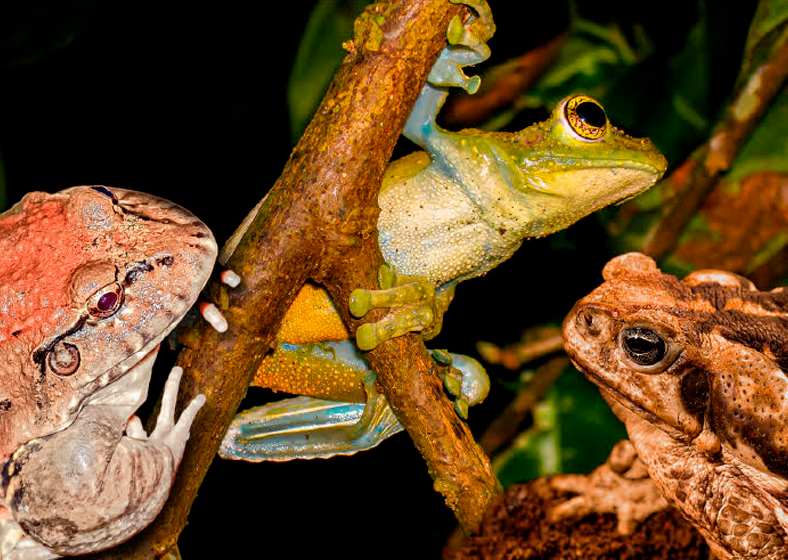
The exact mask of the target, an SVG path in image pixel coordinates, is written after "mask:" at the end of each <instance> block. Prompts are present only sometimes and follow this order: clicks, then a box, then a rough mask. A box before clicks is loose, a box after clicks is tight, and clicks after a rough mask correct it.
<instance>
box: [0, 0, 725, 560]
mask: <svg viewBox="0 0 788 560" xmlns="http://www.w3.org/2000/svg"><path fill="white" fill-rule="evenodd" d="M19 4H20V5H19V6H7V5H2V7H0V46H1V47H2V52H1V53H0V54H2V56H3V60H2V62H3V66H4V67H3V68H2V69H0V99H2V101H1V102H0V154H1V155H2V158H3V159H2V162H3V165H4V170H5V179H6V188H7V202H9V203H13V202H15V201H17V200H18V199H19V198H21V196H22V195H23V194H24V193H26V192H28V191H32V190H43V191H50V192H52V191H57V190H60V189H63V188H66V187H69V186H72V185H80V184H105V185H111V186H117V187H123V188H128V189H135V190H141V191H146V192H150V193H154V194H157V195H160V196H163V197H165V198H169V199H171V200H173V201H175V202H177V203H179V204H182V205H183V206H185V207H187V208H189V209H190V210H191V211H193V212H194V213H195V214H196V215H197V216H199V217H200V218H201V219H203V220H204V221H205V222H207V223H208V225H209V226H210V227H211V228H212V229H213V231H214V233H215V235H216V237H217V240H218V241H219V242H220V244H221V243H222V242H223V241H224V240H226V238H227V237H228V236H229V235H230V234H231V233H232V231H233V229H234V228H235V227H236V225H237V224H238V223H239V222H240V221H241V219H242V218H243V217H244V216H245V215H246V213H247V212H248V211H249V210H250V209H251V208H252V207H253V206H254V204H255V203H256V202H257V201H258V200H260V198H262V196H263V195H264V194H265V192H266V191H267V190H268V188H269V187H270V186H271V185H272V184H273V183H274V181H275V180H276V178H277V177H278V175H279V173H280V172H281V169H282V167H283V166H284V164H285V162H286V160H287V157H288V154H289V151H290V149H291V145H290V132H289V130H288V120H287V107H286V102H285V86H286V82H287V77H288V73H289V69H290V66H291V64H292V61H293V57H294V56H295V52H296V48H297V46H298V43H299V40H300V38H301V34H302V32H303V29H304V26H305V24H306V20H307V17H308V15H309V12H310V10H311V8H312V4H313V2H298V1H295V2H284V3H273V2H260V3H244V2H223V3H214V4H201V3H176V2H171V3H163V2H135V3H119V2H109V1H100V0H92V1H89V0H83V1H78V0H68V1H66V0H64V1H60V2H58V1H54V0H53V1H50V2H29V3H19ZM491 4H492V5H493V9H494V14H495V16H496V21H497V23H498V32H497V34H496V37H495V38H494V39H493V40H492V41H491V43H490V44H491V47H492V49H493V59H494V61H496V62H500V61H503V60H506V59H507V58H508V57H511V56H514V55H516V54H519V53H522V52H524V51H526V50H527V49H528V48H529V47H532V46H535V45H537V44H539V43H540V42H542V41H544V40H545V39H548V38H550V37H551V36H552V35H553V34H554V33H556V32H558V31H560V30H561V29H563V28H564V26H565V25H566V21H567V19H566V10H565V7H564V6H563V4H561V3H553V4H555V5H553V6H544V5H539V6H535V5H534V3H530V2H528V3H526V2H508V3H503V2H501V0H499V1H498V2H491ZM608 4H609V3H605V2H601V3H597V5H598V6H599V9H602V10H604V9H608ZM632 9H633V10H635V11H634V12H631V13H630V12H626V13H618V14H616V17H622V18H636V17H641V16H642V15H643V14H640V13H638V12H637V9H635V8H632ZM537 10H538V12H537ZM671 11H672V10H671V9H669V7H663V8H662V9H660V10H658V11H656V12H653V13H649V14H648V16H649V20H650V25H652V26H655V27H656V26H659V25H662V24H663V23H666V22H667V21H668V19H667V18H669V17H670V16H669V14H670V13H671ZM685 31H686V30H685V29H682V28H681V27H679V28H677V29H676V31H675V32H676V33H677V34H678V36H679V37H681V34H682V33H684V32H685ZM349 38H350V37H348V39H349ZM337 48H338V46H337ZM668 48H669V45H668ZM734 73H735V69H734ZM611 119H612V120H614V121H615V115H611ZM525 124H527V123H525ZM628 131H629V132H630V133H632V134H633V135H642V134H644V131H642V130H637V129H635V130H631V129H628ZM409 149H410V148H409V147H407V146H406V144H405V143H403V145H402V146H401V147H399V148H398V153H399V152H402V153H405V152H407V151H408V150H409ZM566 239H568V240H569V241H570V242H579V243H582V244H586V246H589V247H593V246H595V245H599V246H602V245H604V243H605V238H604V233H603V231H602V230H601V229H600V228H599V227H598V225H597V223H596V222H594V221H593V220H591V221H589V220H585V221H583V222H581V223H580V224H578V225H577V226H574V227H573V228H571V229H570V231H569V232H568V233H567V234H566ZM605 260H606V255H605V254H604V253H603V252H594V251H587V252H585V253H584V254H582V255H578V254H577V253H576V252H571V251H569V250H567V251H563V252H562V250H561V248H560V247H558V248H556V247H555V246H551V247H550V246H548V245H547V244H546V243H545V241H544V240H535V241H531V242H528V243H526V246H525V247H524V248H523V249H522V250H521V251H520V252H518V254H517V255H516V256H515V257H513V258H512V259H511V260H510V261H508V262H506V263H504V264H503V265H501V266H500V267H499V268H497V269H496V270H494V271H492V272H491V273H490V274H489V275H488V276H487V277H486V278H485V279H484V280H476V281H473V282H468V283H467V284H463V285H462V286H461V287H460V288H459V289H458V291H457V299H456V300H455V302H454V303H453V304H452V308H451V310H450V311H449V313H448V315H447V316H446V322H445V326H444V332H443V334H441V336H440V337H439V338H438V339H437V340H436V341H435V342H433V343H431V346H432V347H437V348H441V347H449V348H450V349H452V350H454V351H463V352H466V353H471V354H472V353H473V343H474V342H475V341H477V340H479V339H485V340H493V341H496V342H498V343H503V342H507V341H513V340H516V339H517V338H518V337H519V335H520V332H521V330H522V328H523V326H524V325H526V324H528V325H533V324H538V323H542V322H545V321H550V320H552V321H556V320H560V317H562V316H563V315H564V314H565V313H566V312H567V311H568V310H569V308H570V307H571V305H572V303H573V302H574V300H576V299H578V298H579V297H581V296H582V295H584V294H585V293H587V292H588V291H589V290H590V289H591V288H593V287H594V286H595V285H596V284H598V283H599V281H600V280H601V278H600V272H599V271H600V270H601V267H602V265H603V263H604V262H605ZM159 360H160V363H159V365H158V366H157V370H156V371H157V372H158V373H159V377H158V381H159V382H160V383H161V381H162V379H163V377H164V375H165V372H166V371H167V370H168V367H169V364H170V363H171V362H172V360H174V354H172V353H162V355H161V357H160V358H159ZM490 373H491V376H492V377H493V380H494V385H493V392H492V395H491V397H490V398H489V399H488V401H486V402H485V403H484V404H483V405H481V406H479V407H477V408H475V409H473V410H472V411H471V419H470V423H471V427H472V429H473V430H474V431H475V432H477V433H478V432H479V431H480V430H481V429H483V427H484V425H485V424H486V423H487V422H488V421H489V420H490V419H491V418H493V417H494V416H495V414H496V412H497V411H499V410H500V409H501V408H502V406H503V405H505V403H506V402H507V401H508V399H509V398H511V393H509V392H507V391H506V390H505V389H503V388H502V387H500V385H499V381H502V382H506V381H511V380H512V379H513V378H514V374H511V373H507V372H504V371H499V370H497V369H496V368H491V369H490ZM154 390H155V389H152V394H154ZM265 398H266V394H265V392H264V391H262V390H256V389H253V390H251V391H250V393H249V397H248V398H247V401H248V402H249V403H251V402H255V403H257V402H262V401H264V400H265ZM454 525H455V523H454V517H453V515H452V513H451V511H450V510H449V509H448V508H446V507H445V505H444V504H443V500H442V498H441V496H440V494H438V493H436V492H434V491H433V490H432V481H431V479H430V477H429V475H428V474H427V470H426V467H425V465H424V463H423V461H422V460H421V458H420V456H419V454H418V453H417V452H416V451H415V450H414V448H413V447H412V445H411V443H410V440H409V438H408V437H407V436H406V435H404V434H399V435H397V436H395V437H393V438H391V439H390V440H388V441H386V442H384V443H383V444H381V445H380V446H379V447H378V448H376V449H374V450H371V451H369V452H365V453H362V454H359V455H357V456H354V457H350V458H346V457H340V458H335V459H331V460H329V461H321V460H315V461H295V462H290V463H281V464H276V463H267V464H260V465H252V464H246V463H233V462H227V461H223V460H220V459H217V460H216V461H215V462H214V464H213V466H212V467H211V470H210V472H209V473H208V476H207V478H206V479H205V482H204V484H203V486H202V488H201V490H200V494H199V497H198V499H197V501H196V502H195V504H194V507H193V509H192V512H191V516H190V524H189V526H188V527H187V528H186V530H185V531H184V532H183V534H182V537H181V540H180V549H181V552H182V554H183V556H184V558H195V557H199V556H200V555H202V554H204V553H205V552H206V550H207V547H211V549H214V547H218V548H221V549H223V550H224V554H226V555H227V557H233V556H241V555H243V556H246V555H251V554H254V555H255V556H260V557H271V556H273V557H279V556H282V554H281V553H280V552H278V551H279V550H282V549H283V548H284V550H286V551H287V553H286V555H287V557H295V558H301V557H311V556H316V555H320V554H325V553H333V554H342V555H343V557H345V558H366V557H374V558H385V557H400V556H405V557H416V558H420V557H424V558H427V557H431V558H435V557H438V555H439V553H440V549H441V546H442V545H443V542H444V541H445V539H446V537H447V536H448V534H449V533H450V532H451V531H452V529H453V528H454Z"/></svg>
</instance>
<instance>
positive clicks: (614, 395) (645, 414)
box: [572, 358, 700, 443]
mask: <svg viewBox="0 0 788 560" xmlns="http://www.w3.org/2000/svg"><path fill="white" fill-rule="evenodd" d="M572 363H573V364H574V366H575V367H576V368H577V369H578V370H580V371H582V372H583V374H584V375H585V376H586V377H587V378H588V380H589V381H591V382H592V383H593V384H594V385H596V386H597V387H599V392H600V393H602V397H603V398H605V400H608V401H610V400H613V401H616V402H617V403H619V404H621V405H622V406H624V407H626V408H627V409H629V410H630V411H632V412H633V413H635V414H637V415H638V416H640V417H641V418H643V419H644V420H646V421H647V422H649V423H650V424H652V425H654V426H657V427H659V428H660V429H661V430H662V431H663V432H665V433H666V434H667V435H669V436H670V437H671V438H673V439H675V440H677V441H682V442H684V443H690V442H691V441H692V440H693V439H694V438H695V437H696V436H697V435H698V434H699V433H700V431H699V432H698V433H695V434H687V433H685V432H682V431H680V430H677V429H676V428H675V427H673V426H671V425H669V424H667V423H665V421H664V420H662V419H661V418H660V417H659V416H657V415H656V414H654V413H653V412H651V411H650V410H647V409H645V408H643V407H642V406H640V405H639V404H637V403H635V402H633V401H632V400H631V399H629V397H627V396H626V395H624V394H623V393H621V392H619V391H617V390H616V389H614V388H613V387H611V386H610V385H608V384H606V383H605V382H604V380H603V378H602V377H601V376H599V375H597V374H596V373H595V372H594V371H593V370H592V369H590V368H586V367H583V365H582V364H581V363H580V362H579V361H577V358H572Z"/></svg>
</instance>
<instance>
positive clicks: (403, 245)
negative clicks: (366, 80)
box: [350, 4, 667, 350]
mask: <svg viewBox="0 0 788 560" xmlns="http://www.w3.org/2000/svg"><path fill="white" fill-rule="evenodd" d="M473 7H474V8H475V9H476V10H477V11H478V12H479V14H480V17H479V19H478V20H476V21H474V22H473V24H472V26H473V25H476V26H477V27H476V28H475V29H472V31H473V32H474V33H475V36H476V37H477V38H478V36H479V35H480V34H481V36H482V37H484V38H487V37H489V35H491V34H492V32H491V28H492V29H494V27H492V22H491V20H489V21H487V20H485V18H486V17H489V14H485V13H483V10H485V9H487V10H488V8H486V5H482V4H478V5H477V4H473ZM449 35H450V39H451V35H452V30H451V29H450V32H449ZM463 45H467V43H461V44H459V45H452V46H449V47H447V48H446V49H445V50H444V52H443V54H442V55H441V58H440V59H439V60H438V62H437V63H436V65H435V68H434V69H433V71H432V72H431V73H430V81H429V83H428V84H427V85H425V86H424V89H423V90H422V93H421V96H420V97H419V100H418V101H417V103H416V106H415V107H414V109H413V112H412V113H411V115H410V117H409V119H408V122H407V124H406V126H405V129H404V130H403V134H404V135H405V136H406V137H407V138H409V139H411V140H413V141H414V142H415V143H417V144H418V145H420V146H421V147H423V148H424V149H425V150H426V153H425V152H417V153H415V154H411V155H410V156H407V157H405V158H403V159H400V160H398V161H395V162H393V163H392V164H391V165H390V167H389V169H388V170H387V172H386V176H385V177H384V181H383V186H382V188H381V191H380V195H379V197H378V202H379V204H380V208H381V213H380V218H379V219H378V231H379V236H378V242H379V245H380V250H381V253H382V254H383V258H384V259H385V261H386V263H387V264H388V265H389V267H391V269H392V270H393V271H396V273H394V274H392V273H391V272H390V271H383V270H381V274H380V285H381V288H382V290H356V291H354V293H353V294H352V295H351V299H350V310H351V313H353V315H355V316H357V317H362V316H363V315H364V314H366V313H367V312H368V311H369V310H370V309H372V308H373V307H390V308H392V310H391V313H389V315H388V316H387V317H385V318H384V319H383V320H381V321H379V322H378V323H367V324H365V325H362V326H361V327H360V328H359V329H358V330H357V333H356V342H357V343H358V346H359V348H361V349H362V350H370V349H372V348H374V347H375V346H377V345H378V344H380V343H381V342H383V341H384V340H387V339H389V338H393V337H394V336H399V335H402V334H404V333H406V332H408V331H422V332H423V334H424V335H425V338H431V337H433V336H435V335H436V334H438V332H440V324H441V318H442V315H443V312H444V311H445V310H446V307H447V306H448V304H449V302H450V301H451V299H452V297H453V293H454V288H455V286H456V284H457V283H458V282H460V281H462V280H467V279H469V278H475V277H476V276H480V275H482V274H484V273H485V272H487V271H489V270H490V269H492V268H494V267H495V266H497V265H498V264H500V263H501V262H503V261H504V260H506V259H508V258H509V257H510V256H511V255H512V254H513V253H514V252H515V251H516V250H517V249H518V248H519V247H520V245H521V244H522V242H523V240H524V239H526V238H530V237H541V236H544V235H547V234H550V233H553V232H555V231H558V230H561V229H564V228H566V227H568V226H570V225H571V224H573V223H574V222H576V221H577V220H579V219H580V218H583V217H584V216H587V215H588V214H590V213H592V212H594V211H596V210H599V209H600V208H603V207H605V206H608V205H610V204H614V203H617V202H621V201H623V200H626V199H628V198H632V197H634V196H637V195H638V194H640V193H642V192H643V191H645V190H646V189H648V188H649V187H650V186H651V185H653V184H654V183H655V182H656V181H657V180H658V179H659V178H660V177H661V176H662V174H663V173H664V172H665V168H666V166H667V163H666V161H665V158H664V156H663V155H662V154H661V153H660V152H659V150H657V149H656V148H655V147H654V145H653V144H652V143H651V141H650V140H648V139H646V138H632V137H629V136H627V135H626V134H624V133H623V132H622V131H620V130H618V129H616V128H614V127H612V126H611V125H610V123H609V121H607V117H606V116H605V117H604V118H605V124H604V126H603V127H600V128H604V132H603V133H602V134H601V136H600V137H599V138H596V139H593V140H589V139H587V138H584V137H583V136H582V135H581V133H579V132H577V131H576V130H575V128H573V126H572V125H571V124H570V122H569V120H568V117H567V115H566V111H565V107H566V104H567V103H568V102H569V100H570V99H572V98H573V97H575V96H570V97H567V98H566V99H564V100H562V101H561V102H560V103H559V104H558V106H557V107H556V108H555V110H554V111H553V113H552V115H551V117H550V118H549V119H548V120H546V121H544V122H541V123H538V124H535V125H533V126H530V127H528V128H526V129H525V130H523V131H521V132H516V133H506V132H484V131H481V130H474V129H469V130H464V131H461V132H450V131H447V130H444V129H442V128H440V127H439V126H438V125H437V124H436V122H435V117H436V116H437V114H438V111H440V108H441V106H442V105H443V103H444V101H445V99H446V96H447V95H448V92H447V90H446V89H445V87H444V86H447V85H455V86H460V87H464V88H466V89H469V90H474V91H475V88H476V87H478V81H475V80H474V79H472V78H467V77H465V76H464V75H462V73H461V67H462V66H464V65H466V64H469V63H473V64H475V63H477V62H480V61H481V60H484V59H486V58H487V56H489V49H487V46H486V44H485V43H484V42H479V41H477V42H476V43H475V45H476V47H475V48H476V50H474V47H468V46H463ZM482 47H483V48H482ZM471 54H475V55H476V57H475V58H473V57H472V56H471ZM469 61H472V62H469ZM589 101H590V102H591V103H593V104H596V102H594V101H593V100H589ZM600 109H601V107H600Z"/></svg>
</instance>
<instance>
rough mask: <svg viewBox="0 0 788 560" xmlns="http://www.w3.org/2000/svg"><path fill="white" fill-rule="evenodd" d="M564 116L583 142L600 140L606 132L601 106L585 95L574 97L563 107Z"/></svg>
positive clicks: (604, 116)
mask: <svg viewBox="0 0 788 560" xmlns="http://www.w3.org/2000/svg"><path fill="white" fill-rule="evenodd" d="M564 115H565V116H566V121H567V122H568V123H569V126H571V127H572V130H573V131H574V132H575V133H576V134H577V135H578V136H580V138H582V139H584V140H592V141H593V140H601V139H602V138H603V137H604V136H605V131H606V130H607V115H605V110H604V109H603V108H602V106H601V105H600V104H599V103H597V102H596V101H595V100H594V99H592V98H590V97H588V96H587V95H576V96H574V97H572V98H571V99H569V100H568V101H567V102H566V105H564Z"/></svg>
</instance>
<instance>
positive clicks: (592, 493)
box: [550, 440, 668, 535]
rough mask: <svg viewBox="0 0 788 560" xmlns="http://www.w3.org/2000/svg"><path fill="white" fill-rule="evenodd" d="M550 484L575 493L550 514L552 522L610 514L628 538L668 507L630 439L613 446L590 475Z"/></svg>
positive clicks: (554, 480) (557, 478)
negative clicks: (554, 520)
mask: <svg viewBox="0 0 788 560" xmlns="http://www.w3.org/2000/svg"><path fill="white" fill-rule="evenodd" d="M550 485H551V486H553V488H555V489H557V490H564V491H569V492H575V493H577V494H578V495H577V496H575V497H573V498H570V499H568V500H567V501H565V502H564V503H562V504H560V505H558V506H556V507H555V508H554V509H553V510H552V511H551V512H550V515H551V517H552V518H553V519H571V518H579V517H584V516H586V515H588V514H591V513H596V514H602V513H613V514H615V515H616V516H617V517H618V528H617V529H618V532H619V533H620V534H622V535H631V534H632V533H633V532H634V531H635V529H636V528H637V526H638V525H639V524H640V523H641V522H642V521H644V520H645V519H646V518H647V517H648V516H649V515H651V514H652V513H656V512H658V511H661V510H663V509H666V508H668V503H667V501H665V498H664V497H663V496H662V493H660V491H659V489H658V488H657V487H656V486H655V485H654V483H653V482H652V480H651V479H650V478H649V476H648V472H647V471H646V466H645V465H644V464H643V462H642V461H641V460H640V459H639V458H638V456H637V452H636V451H635V448H634V447H633V446H632V443H630V441H629V440H621V441H619V442H618V443H616V445H615V446H614V447H613V450H612V451H611V452H610V457H608V459H607V461H606V462H605V463H604V464H603V465H601V466H599V467H597V468H596V469H595V470H594V471H593V472H592V473H591V474H588V475H580V474H564V475H557V476H554V477H552V478H551V479H550Z"/></svg>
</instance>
